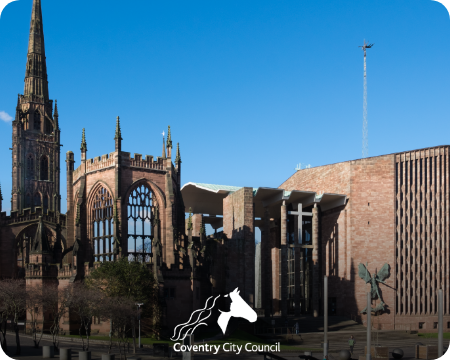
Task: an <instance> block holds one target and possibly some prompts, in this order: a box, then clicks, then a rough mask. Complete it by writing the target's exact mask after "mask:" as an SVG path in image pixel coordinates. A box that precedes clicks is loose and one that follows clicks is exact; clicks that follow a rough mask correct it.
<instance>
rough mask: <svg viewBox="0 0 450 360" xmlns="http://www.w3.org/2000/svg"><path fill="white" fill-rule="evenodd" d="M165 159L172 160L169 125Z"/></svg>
mask: <svg viewBox="0 0 450 360" xmlns="http://www.w3.org/2000/svg"><path fill="white" fill-rule="evenodd" d="M167 157H168V158H169V159H172V136H171V135H170V125H169V129H168V130H167Z"/></svg>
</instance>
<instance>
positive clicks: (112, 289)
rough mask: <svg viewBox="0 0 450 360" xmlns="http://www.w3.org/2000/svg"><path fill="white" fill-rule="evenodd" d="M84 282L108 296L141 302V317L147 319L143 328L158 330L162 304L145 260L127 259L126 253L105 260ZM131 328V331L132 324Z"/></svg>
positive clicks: (149, 331) (155, 331)
mask: <svg viewBox="0 0 450 360" xmlns="http://www.w3.org/2000/svg"><path fill="white" fill-rule="evenodd" d="M85 283H86V285H87V286H89V287H94V288H97V289H100V290H101V291H103V293H104V294H105V295H106V296H108V297H109V298H128V299H130V300H132V301H134V302H135V303H143V304H144V305H143V306H142V307H141V309H142V312H141V319H143V321H144V319H146V320H145V323H146V326H145V329H146V332H148V333H150V334H151V335H158V334H159V330H160V329H159V325H160V322H159V320H160V308H161V307H160V304H159V287H158V281H157V280H156V279H155V276H154V275H153V272H152V271H151V270H149V269H148V267H147V265H146V264H145V263H141V262H139V261H130V260H129V259H128V258H126V257H123V258H120V259H119V260H117V261H109V262H104V263H102V264H101V265H100V266H99V267H98V268H97V269H95V270H94V271H92V272H91V273H90V275H89V276H88V277H87V278H86V279H85ZM131 330H132V332H133V335H134V333H135V329H134V327H132V329H131ZM134 337H135V336H133V338H134Z"/></svg>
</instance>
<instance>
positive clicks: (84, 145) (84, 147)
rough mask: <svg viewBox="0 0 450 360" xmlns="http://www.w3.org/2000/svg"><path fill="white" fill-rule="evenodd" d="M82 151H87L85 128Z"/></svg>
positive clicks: (82, 136) (82, 137)
mask: <svg viewBox="0 0 450 360" xmlns="http://www.w3.org/2000/svg"><path fill="white" fill-rule="evenodd" d="M80 150H81V151H87V145H86V135H85V133H84V128H83V134H82V135H81V148H80Z"/></svg>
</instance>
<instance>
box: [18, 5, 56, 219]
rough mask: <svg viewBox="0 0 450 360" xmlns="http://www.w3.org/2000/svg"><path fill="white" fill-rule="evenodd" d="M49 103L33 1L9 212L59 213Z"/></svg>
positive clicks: (38, 20) (40, 33) (53, 124)
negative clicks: (32, 210) (41, 211)
mask: <svg viewBox="0 0 450 360" xmlns="http://www.w3.org/2000/svg"><path fill="white" fill-rule="evenodd" d="M52 104H53V100H49V96H48V81H47V66H46V62H45V46H44V30H43V23H42V13H41V1H40V0H34V1H33V9H32V13H31V24H30V38H29V43H28V55H27V64H26V70H25V89H24V94H23V95H19V98H18V101H17V108H16V117H15V120H14V121H13V123H12V129H13V134H12V143H13V147H12V149H13V150H12V157H13V159H12V160H13V161H12V163H13V169H12V199H11V211H18V212H19V213H22V211H23V209H26V208H32V209H34V208H35V207H38V206H41V207H42V208H43V211H44V212H47V211H48V210H52V211H55V212H60V209H61V197H60V183H59V181H60V178H59V176H60V170H59V161H60V130H59V126H58V110H57V107H56V102H55V113H54V114H53V107H52Z"/></svg>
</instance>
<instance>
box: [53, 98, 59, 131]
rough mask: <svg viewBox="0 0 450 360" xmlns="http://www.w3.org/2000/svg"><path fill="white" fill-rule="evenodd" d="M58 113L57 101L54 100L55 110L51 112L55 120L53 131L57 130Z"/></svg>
mask: <svg viewBox="0 0 450 360" xmlns="http://www.w3.org/2000/svg"><path fill="white" fill-rule="evenodd" d="M58 118H59V114H58V101H57V100H55V112H54V113H53V120H55V131H56V130H59V122H58Z"/></svg>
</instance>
